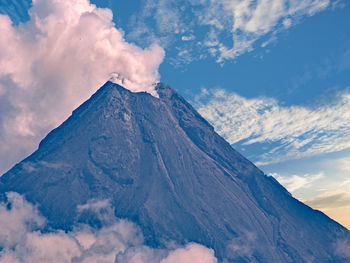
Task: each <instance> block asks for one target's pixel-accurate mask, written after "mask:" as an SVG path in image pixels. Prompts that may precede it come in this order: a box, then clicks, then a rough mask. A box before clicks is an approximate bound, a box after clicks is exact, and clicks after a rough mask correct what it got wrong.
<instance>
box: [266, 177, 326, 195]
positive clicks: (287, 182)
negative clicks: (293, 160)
mask: <svg viewBox="0 0 350 263" xmlns="http://www.w3.org/2000/svg"><path fill="white" fill-rule="evenodd" d="M270 175H271V176H273V177H275V178H276V179H277V181H278V182H279V183H280V184H282V185H283V186H285V187H286V188H287V190H288V191H290V192H292V193H293V192H295V191H296V190H298V189H300V188H308V187H311V186H312V183H314V182H315V181H317V180H319V179H321V178H323V177H324V175H323V173H318V174H305V175H303V176H300V175H292V176H288V177H285V176H280V175H278V174H276V173H272V174H270Z"/></svg>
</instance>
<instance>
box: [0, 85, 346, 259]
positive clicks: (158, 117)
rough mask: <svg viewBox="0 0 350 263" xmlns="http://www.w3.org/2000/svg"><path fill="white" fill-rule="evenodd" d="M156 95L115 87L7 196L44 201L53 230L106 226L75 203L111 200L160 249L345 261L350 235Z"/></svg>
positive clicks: (172, 95)
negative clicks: (195, 246)
mask: <svg viewBox="0 0 350 263" xmlns="http://www.w3.org/2000/svg"><path fill="white" fill-rule="evenodd" d="M157 90H158V93H159V95H160V98H159V99H158V98H155V97H152V96H151V95H149V94H147V93H131V92H129V91H128V90H126V89H124V88H122V87H120V86H118V85H116V84H113V83H111V82H107V83H106V84H105V85H104V86H103V87H102V88H101V89H100V90H99V91H98V92H97V93H96V94H94V95H93V96H92V97H91V98H90V99H89V100H88V101H87V102H85V103H84V104H82V105H81V106H80V107H79V108H78V109H77V110H75V111H74V112H73V114H72V116H71V117H70V118H69V119H68V120H67V121H65V122H64V123H63V124H62V125H61V126H60V127H58V128H57V129H55V130H53V131H52V132H51V133H49V134H48V135H47V137H46V138H45V139H44V140H43V141H42V142H41V143H40V146H39V148H38V150H37V151H36V152H34V153H33V154H32V155H31V156H29V157H28V158H26V159H25V160H23V161H22V162H21V163H19V164H17V165H16V166H15V167H13V168H12V169H11V170H10V171H8V172H7V173H6V174H4V175H3V176H2V177H1V178H0V190H1V192H2V193H4V192H7V191H16V192H19V193H21V194H24V195H25V197H26V198H27V200H29V201H30V202H33V203H39V204H40V206H39V209H40V211H41V213H42V214H43V215H45V216H46V217H47V218H48V219H49V221H50V227H53V228H63V229H70V228H71V227H72V225H73V224H75V223H76V222H87V223H90V224H92V225H93V224H95V225H97V226H98V222H97V220H95V219H94V218H93V217H91V216H89V215H81V214H79V213H78V212H77V206H78V205H81V204H85V203H86V202H87V201H89V200H90V199H110V200H111V202H112V204H113V206H114V207H115V214H116V216H117V217H121V218H127V219H129V220H131V221H133V222H135V223H137V224H138V225H139V226H140V227H141V229H142V231H143V234H144V236H145V239H146V243H147V244H148V245H151V246H154V247H163V246H165V245H166V244H167V242H169V241H175V242H177V243H179V244H184V243H186V242H191V241H193V242H197V243H201V244H203V245H205V246H207V247H211V248H213V249H214V250H215V253H216V256H217V257H218V258H219V259H220V260H222V261H223V260H227V261H228V262H346V259H344V258H341V257H339V258H338V255H337V254H336V253H335V249H336V247H335V246H336V242H337V240H341V239H344V238H349V236H350V235H349V231H348V230H346V229H345V228H343V227H342V226H341V225H339V224H338V223H336V222H335V221H333V220H331V219H329V218H328V217H327V216H325V215H324V214H323V213H321V212H318V211H315V210H313V209H311V208H310V207H308V206H306V205H304V204H303V203H301V202H299V201H297V200H296V199H294V198H293V197H292V196H291V195H290V194H289V193H288V192H287V191H286V190H285V189H284V188H283V187H282V186H281V185H280V184H279V183H278V182H277V181H276V180H275V179H273V178H272V177H269V176H266V175H264V174H263V173H262V172H261V171H260V170H259V169H257V168H256V167H255V166H254V165H253V164H252V163H251V162H249V161H248V160H247V159H245V158H244V157H243V156H241V155H240V154H239V153H238V152H236V151H235V150H234V149H233V148H232V147H231V146H230V145H229V144H228V143H227V142H226V141H225V140H224V139H223V138H221V137H220V136H219V135H218V134H216V133H215V131H214V129H213V127H212V126H211V125H209V124H208V123H207V121H205V120H204V119H203V118H202V117H201V116H200V115H199V114H198V113H197V112H196V111H195V110H194V109H193V108H192V107H191V106H190V105H189V104H188V103H187V102H186V101H185V100H184V99H183V98H182V97H181V96H180V95H179V94H178V93H176V92H175V91H174V90H172V89H170V88H169V87H167V86H165V85H163V84H159V85H158V86H157ZM344 260H345V261H344Z"/></svg>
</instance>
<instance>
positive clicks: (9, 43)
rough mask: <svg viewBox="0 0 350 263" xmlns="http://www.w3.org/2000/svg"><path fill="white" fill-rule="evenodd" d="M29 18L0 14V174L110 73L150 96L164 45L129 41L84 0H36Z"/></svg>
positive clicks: (106, 11)
mask: <svg viewBox="0 0 350 263" xmlns="http://www.w3.org/2000/svg"><path fill="white" fill-rule="evenodd" d="M29 13H30V20H29V21H28V22H26V23H24V24H19V25H18V26H14V25H12V22H11V20H10V19H9V17H8V16H5V15H0V35H1V38H0V173H1V172H4V170H5V169H8V168H10V166H11V165H13V163H14V161H19V160H20V158H23V157H25V155H27V154H29V153H30V152H31V151H33V150H34V149H35V146H37V144H38V142H39V140H40V139H41V138H42V137H43V136H44V135H45V134H46V133H47V132H49V131H50V130H51V129H52V128H54V127H55V126H57V125H58V124H60V123H61V122H62V121H63V120H64V119H65V118H67V117H68V116H69V115H70V113H71V112H72V110H74V109H75V108H76V107H77V106H79V105H80V104H81V103H82V102H83V101H85V100H86V99H88V98H89V97H90V96H91V95H92V93H93V92H94V91H96V89H97V88H98V87H100V86H101V85H103V84H104V83H105V82H106V81H107V80H108V79H109V78H111V77H112V79H113V81H114V82H116V83H118V84H122V85H123V86H124V87H126V88H128V89H130V90H131V91H146V92H149V93H151V94H153V95H156V93H155V91H154V89H153V85H154V83H155V82H157V81H158V80H159V74H158V67H159V65H160V63H161V62H162V60H163V57H164V50H163V49H162V48H161V47H160V46H158V45H157V44H154V45H152V46H150V47H149V48H147V49H142V48H140V47H138V46H136V45H134V44H131V43H128V42H126V41H125V39H124V37H123V32H122V31H121V30H118V29H116V28H115V26H114V24H113V22H112V12H111V11H110V10H109V9H102V8H97V7H96V6H95V5H93V4H90V2H89V1H88V0H34V1H33V7H32V8H31V9H30V12H29Z"/></svg>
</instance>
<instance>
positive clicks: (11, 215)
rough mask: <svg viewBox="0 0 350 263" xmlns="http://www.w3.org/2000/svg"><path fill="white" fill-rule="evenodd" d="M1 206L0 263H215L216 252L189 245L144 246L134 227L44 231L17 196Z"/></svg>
mask: <svg viewBox="0 0 350 263" xmlns="http://www.w3.org/2000/svg"><path fill="white" fill-rule="evenodd" d="M7 198H8V201H7V202H5V203H0V247H1V248H2V250H1V251H0V262H1V263H9V262H11V263H24V262H25V263H50V262H52V263H56V262H60V263H73V262H74V263H93V262H100V263H114V262H118V263H149V262H154V263H173V262H174V263H175V262H177V263H190V262H191V263H216V262H217V259H216V258H215V256H214V251H213V250H212V249H208V248H206V247H204V246H202V245H199V244H195V243H189V244H187V245H186V246H184V247H173V248H172V249H153V248H150V247H147V246H144V245H143V237H142V234H141V232H140V230H139V228H138V227H137V226H135V225H134V224H132V223H130V222H128V221H126V220H119V219H117V218H114V217H113V218H112V216H113V213H112V214H111V218H110V220H108V223H106V222H104V225H103V227H102V228H100V229H94V228H91V227H89V226H87V225H77V226H75V228H74V229H73V231H70V232H64V231H60V230H56V231H54V232H42V231H41V229H42V228H43V227H44V222H45V221H44V218H43V217H42V216H40V215H39V213H38V211H37V209H36V207H34V206H32V205H31V204H29V203H28V202H26V201H25V200H24V199H23V197H22V196H20V195H19V194H17V193H7ZM109 206H110V205H109V203H108V201H95V202H89V203H88V204H87V205H86V206H83V208H81V209H83V210H85V209H92V211H93V212H97V213H98V210H99V209H105V208H108V207H109Z"/></svg>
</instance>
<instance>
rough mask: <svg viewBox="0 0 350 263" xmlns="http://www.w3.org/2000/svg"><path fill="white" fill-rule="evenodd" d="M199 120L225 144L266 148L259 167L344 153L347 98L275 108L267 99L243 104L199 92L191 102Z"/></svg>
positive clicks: (349, 130)
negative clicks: (198, 114) (203, 119)
mask: <svg viewBox="0 0 350 263" xmlns="http://www.w3.org/2000/svg"><path fill="white" fill-rule="evenodd" d="M195 104H196V107H197V109H198V111H199V112H200V114H201V115H202V116H203V117H204V118H206V119H207V120H208V121H209V122H210V123H211V124H213V126H214V127H215V129H216V131H217V132H218V133H219V134H221V135H222V136H223V137H224V138H225V139H226V140H228V142H230V143H231V144H236V143H240V144H242V145H243V146H244V145H246V146H249V145H253V144H259V143H260V144H262V143H264V144H269V147H270V148H269V150H268V151H266V152H265V153H263V154H261V155H260V156H259V157H258V158H257V160H256V161H257V164H260V165H263V164H268V163H273V162H280V161H283V160H289V159H297V158H301V157H305V156H312V155H317V154H321V153H328V152H335V151H340V150H343V149H347V148H349V147H350V126H349V120H350V94H349V93H348V91H345V92H343V93H342V94H339V96H338V97H337V99H335V100H334V101H332V102H329V103H328V104H327V103H326V104H322V105H318V106H313V107H305V106H297V105H295V106H281V105H279V103H278V101H276V100H274V99H271V98H255V99H247V98H244V97H241V96H239V95H237V94H235V93H228V92H226V91H224V90H220V89H218V90H204V92H202V94H201V95H199V96H197V97H196V99H195Z"/></svg>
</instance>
